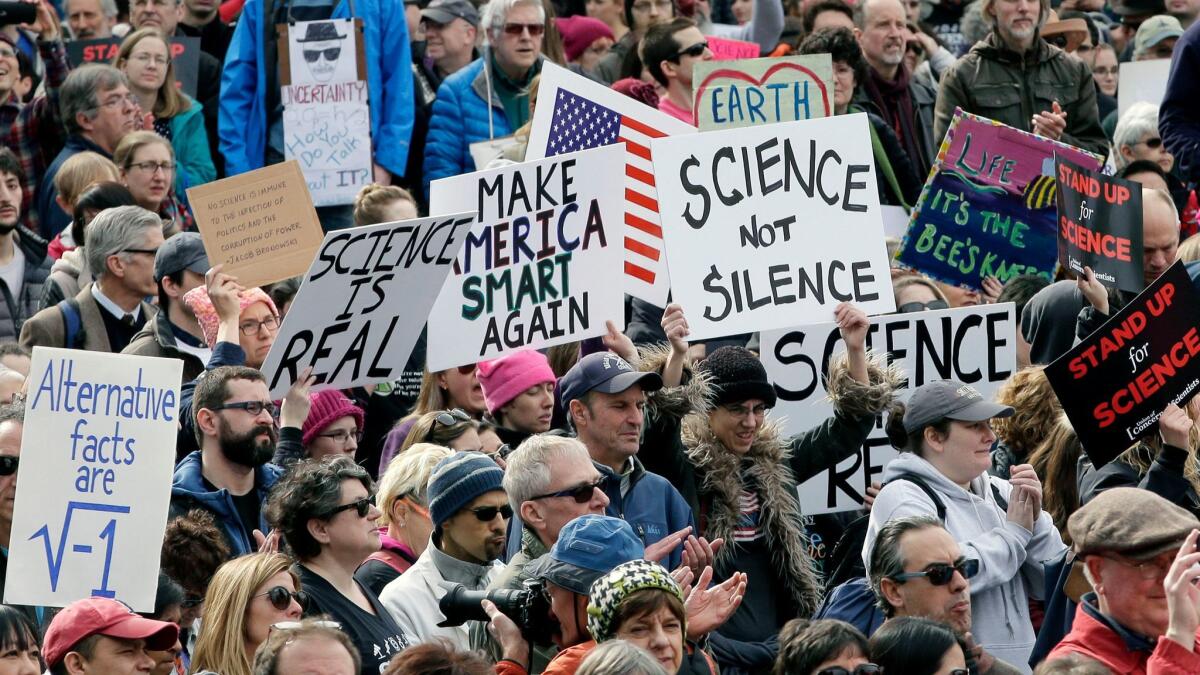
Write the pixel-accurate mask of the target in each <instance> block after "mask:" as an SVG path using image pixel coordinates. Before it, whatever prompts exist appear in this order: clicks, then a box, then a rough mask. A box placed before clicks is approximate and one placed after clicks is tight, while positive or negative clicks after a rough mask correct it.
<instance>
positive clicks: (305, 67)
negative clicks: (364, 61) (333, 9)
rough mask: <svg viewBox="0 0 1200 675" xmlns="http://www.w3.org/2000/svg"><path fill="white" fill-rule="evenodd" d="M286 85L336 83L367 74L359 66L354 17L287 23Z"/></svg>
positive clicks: (357, 34)
mask: <svg viewBox="0 0 1200 675" xmlns="http://www.w3.org/2000/svg"><path fill="white" fill-rule="evenodd" d="M287 39H288V43H287V54H288V74H289V76H290V81H289V82H286V83H285V84H337V83H339V82H355V81H358V80H361V79H364V78H365V77H366V74H365V73H363V72H361V69H360V68H359V59H358V53H359V49H360V47H359V46H358V39H359V33H358V31H357V30H356V29H355V22H354V20H353V19H331V20H325V21H297V22H295V23H290V24H288V26H287Z"/></svg>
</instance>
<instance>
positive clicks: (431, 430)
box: [400, 408, 483, 453]
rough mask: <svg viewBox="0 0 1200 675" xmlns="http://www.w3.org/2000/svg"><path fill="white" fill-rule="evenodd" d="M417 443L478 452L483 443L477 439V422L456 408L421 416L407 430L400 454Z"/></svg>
mask: <svg viewBox="0 0 1200 675" xmlns="http://www.w3.org/2000/svg"><path fill="white" fill-rule="evenodd" d="M417 443H433V444H434V445H440V446H442V447H444V448H450V449H451V450H463V451H467V450H473V451H475V452H479V451H481V450H482V449H483V441H481V440H480V438H479V422H478V421H477V420H476V419H474V418H473V417H471V416H470V415H468V414H467V413H466V412H465V411H462V410H459V409H458V408H453V409H451V410H436V411H434V412H427V413H425V414H424V415H421V417H420V418H418V419H417V423H416V424H414V425H412V428H411V429H409V430H408V437H406V438H405V439H404V443H403V444H401V446H400V452H401V453H404V452H406V451H407V450H408V448H411V447H412V446H414V445H416V444H417Z"/></svg>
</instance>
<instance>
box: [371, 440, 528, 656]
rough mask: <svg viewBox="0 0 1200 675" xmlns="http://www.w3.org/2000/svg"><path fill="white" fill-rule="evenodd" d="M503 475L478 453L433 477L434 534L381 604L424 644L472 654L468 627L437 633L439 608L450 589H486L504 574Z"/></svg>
mask: <svg viewBox="0 0 1200 675" xmlns="http://www.w3.org/2000/svg"><path fill="white" fill-rule="evenodd" d="M503 478H504V471H503V470H502V469H501V468H500V467H499V466H497V465H496V463H495V462H494V461H492V460H491V459H488V458H487V457H486V456H485V455H483V454H482V453H479V452H456V453H454V454H453V455H451V456H449V457H447V458H445V459H443V460H442V461H440V462H438V463H437V466H435V467H434V468H433V473H432V474H430V476H429V488H428V493H427V494H428V499H429V520H430V521H431V522H432V523H433V534H432V536H431V537H430V541H429V546H427V547H426V548H425V552H424V553H422V554H421V557H419V558H417V562H416V563H414V564H413V566H412V567H410V568H409V569H408V571H406V572H405V573H404V574H402V575H400V577H399V578H397V579H396V580H394V581H392V582H390V583H388V585H387V586H385V587H384V589H383V592H382V593H380V594H379V599H380V600H381V601H382V602H383V606H384V607H386V608H387V610H388V612H389V613H390V614H391V615H392V618H393V619H395V620H396V623H397V625H399V626H400V627H401V628H402V629H404V632H405V633H406V634H408V635H414V636H416V639H417V640H418V641H420V642H430V641H432V640H434V639H442V640H446V641H447V642H448V643H449V644H451V645H453V646H454V647H456V648H458V649H464V650H466V649H470V648H471V645H470V640H469V639H468V631H469V630H470V628H469V626H468V625H462V626H452V627H445V628H443V627H439V626H438V624H439V623H441V622H442V621H444V620H445V619H446V617H445V615H443V614H442V612H441V610H440V609H439V608H438V603H439V602H440V601H441V599H442V596H444V595H445V594H446V590H447V589H446V585H454V584H462V585H463V586H465V587H466V589H467V590H469V591H479V590H483V589H484V588H487V585H488V583H489V582H491V581H492V579H494V578H495V577H496V575H497V574H499V573H500V570H501V569H502V567H503V566H502V565H501V564H500V563H499V562H497V560H496V559H497V558H499V557H500V556H501V554H503V553H504V543H505V541H506V539H507V537H506V535H505V533H506V532H507V530H508V520H509V518H511V517H512V513H513V512H512V506H510V505H509V503H508V496H507V495H506V494H505V492H504V488H503V487H502V486H501V481H502V480H503Z"/></svg>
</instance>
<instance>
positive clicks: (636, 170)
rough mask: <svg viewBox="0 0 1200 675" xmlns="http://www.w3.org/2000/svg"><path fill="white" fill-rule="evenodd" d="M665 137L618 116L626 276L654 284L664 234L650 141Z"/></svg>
mask: <svg viewBox="0 0 1200 675" xmlns="http://www.w3.org/2000/svg"><path fill="white" fill-rule="evenodd" d="M663 136H666V134H665V133H664V132H662V131H659V130H658V129H655V128H654V127H651V126H649V125H646V124H643V123H642V122H639V121H638V120H635V119H632V118H630V117H629V115H622V116H621V133H620V136H619V137H618V139H617V140H619V141H621V142H623V143H624V144H625V150H626V152H625V224H626V225H628V226H629V227H628V228H627V229H626V230H625V274H627V275H629V276H632V277H636V278H638V279H641V280H642V281H644V282H646V283H647V284H654V279H655V272H654V270H655V269H656V268H657V267H658V266H657V265H656V264H655V263H657V262H658V261H659V259H660V258H661V257H662V250H663V240H662V239H663V234H662V227H661V226H659V224H658V223H659V218H658V190H657V189H656V188H655V187H654V164H653V162H652V161H651V157H650V139H652V138H662V137H663Z"/></svg>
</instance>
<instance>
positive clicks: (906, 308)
mask: <svg viewBox="0 0 1200 675" xmlns="http://www.w3.org/2000/svg"><path fill="white" fill-rule="evenodd" d="M927 309H950V305H949V304H948V303H947V302H946V301H945V300H930V301H929V302H906V303H904V304H903V305H900V306H899V307H897V308H896V311H897V312H899V313H901V314H908V313H910V312H924V311H925V310H927Z"/></svg>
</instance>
